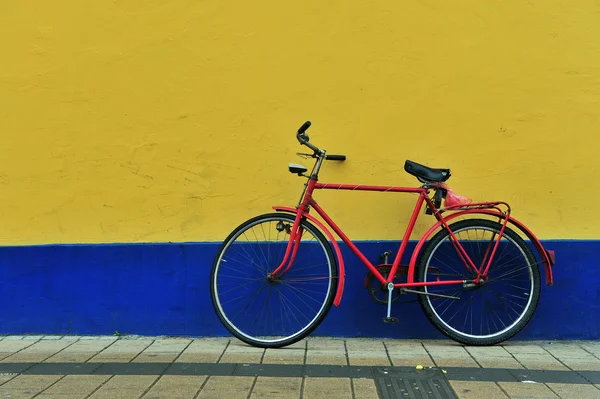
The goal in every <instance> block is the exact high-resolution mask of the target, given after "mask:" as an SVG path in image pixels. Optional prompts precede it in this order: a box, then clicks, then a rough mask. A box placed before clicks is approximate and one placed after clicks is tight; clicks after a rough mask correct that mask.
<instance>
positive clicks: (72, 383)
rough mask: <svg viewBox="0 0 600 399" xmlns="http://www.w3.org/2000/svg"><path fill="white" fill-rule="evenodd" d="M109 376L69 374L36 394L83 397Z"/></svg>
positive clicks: (40, 398) (47, 397) (48, 398)
mask: <svg viewBox="0 0 600 399" xmlns="http://www.w3.org/2000/svg"><path fill="white" fill-rule="evenodd" d="M109 378H110V376H108V375H67V376H66V377H65V378H63V379H61V380H60V381H58V382H57V383H56V384H54V385H52V386H51V387H50V388H48V389H46V390H45V391H44V392H42V394H40V396H36V399H51V398H56V397H64V398H70V399H80V398H81V399H83V398H85V397H86V396H88V395H89V394H91V393H92V392H94V390H96V389H97V388H98V387H99V386H100V385H102V384H103V383H104V382H105V381H106V380H108V379H109Z"/></svg>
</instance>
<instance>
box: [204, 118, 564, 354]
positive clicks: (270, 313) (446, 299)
mask: <svg viewBox="0 0 600 399" xmlns="http://www.w3.org/2000/svg"><path fill="white" fill-rule="evenodd" d="M310 125H311V123H310V122H306V123H304V124H303V125H302V126H301V127H300V129H299V130H298V132H297V134H296V138H297V139H298V141H299V142H300V144H301V145H304V146H306V147H308V148H309V149H310V150H312V154H310V153H298V155H300V156H303V157H305V158H314V159H316V161H315V164H314V165H313V168H312V171H311V172H310V174H307V172H308V169H307V168H305V167H304V166H302V165H299V164H294V163H290V164H289V165H288V169H289V171H290V172H291V173H294V174H297V175H298V176H302V177H304V178H306V179H307V182H306V183H305V185H304V189H303V192H302V195H301V196H300V201H299V202H298V205H297V206H296V207H295V208H291V207H284V206H275V207H273V209H274V210H275V211H276V212H274V213H268V214H263V215H259V216H256V217H254V218H252V219H250V220H248V221H246V222H244V223H242V224H241V225H240V226H238V227H237V228H236V229H235V230H233V232H231V234H230V235H229V236H228V237H227V238H226V239H225V241H224V242H223V243H222V245H221V247H220V249H219V251H218V253H217V255H216V257H215V260H214V263H213V266H212V271H211V279H210V280H211V285H210V292H211V298H212V302H213V306H214V309H215V312H216V314H217V316H218V317H219V319H220V321H221V322H222V323H223V325H224V326H225V327H226V328H227V330H228V331H229V332H230V333H231V334H233V335H234V336H235V337H237V338H238V339H240V340H242V341H244V342H246V343H248V344H250V345H252V346H257V347H262V348H276V347H283V346H286V345H290V344H292V343H295V342H297V341H299V340H301V339H303V338H305V337H306V336H308V335H309V334H310V333H311V332H312V331H314V329H315V328H317V326H318V325H319V324H320V323H321V322H322V321H323V319H324V318H325V316H326V315H327V313H328V311H329V309H330V308H331V305H332V304H333V305H335V306H336V307H337V306H339V305H340V301H341V298H342V293H343V291H344V277H345V273H344V259H343V257H342V254H341V251H340V247H339V244H338V242H337V241H336V239H335V238H334V236H333V234H332V232H331V230H333V231H334V232H335V233H336V234H337V236H338V237H340V238H341V240H342V241H343V242H344V243H345V244H346V245H347V246H348V247H349V248H350V250H351V251H352V252H353V253H354V254H355V255H356V256H357V257H358V259H359V260H360V261H361V262H362V263H363V264H364V265H365V266H366V268H367V269H368V273H367V276H366V278H365V286H366V287H367V288H368V289H369V292H370V293H371V297H372V298H373V299H375V300H376V301H378V302H380V303H383V304H385V305H386V306H387V313H386V317H385V318H384V319H383V321H384V322H388V323H394V322H397V321H398V319H397V318H395V317H392V316H391V305H392V303H393V302H394V301H395V300H396V299H398V297H400V295H402V294H409V293H410V294H416V295H417V296H418V301H419V302H420V304H421V307H422V309H423V311H424V312H425V315H426V316H427V318H428V319H429V321H430V322H431V323H432V324H433V325H434V326H435V327H436V328H437V329H438V330H439V331H440V332H442V333H443V334H445V335H446V336H447V337H449V338H451V339H453V340H455V341H457V342H460V343H462V344H467V345H494V344H497V343H500V342H503V341H505V340H507V339H509V338H511V337H512V336H514V335H515V334H517V333H518V332H519V331H520V330H521V329H522V328H523V327H525V325H526V324H527V323H528V322H529V321H530V319H531V317H532V316H533V314H534V312H535V309H536V307H537V304H538V301H539V297H540V290H541V283H540V270H539V267H538V265H539V264H540V263H541V264H543V265H544V269H545V274H546V284H547V285H549V286H551V285H552V284H553V275H552V268H553V267H554V263H555V257H554V252H553V251H551V250H546V249H545V248H544V246H543V245H542V243H541V242H540V241H539V240H538V239H537V237H536V236H535V235H534V234H533V233H532V232H531V230H529V229H528V228H527V227H526V226H525V225H524V224H522V223H521V222H519V221H517V220H515V219H514V218H513V217H512V216H511V215H510V212H511V209H510V206H509V205H508V204H507V203H506V202H503V201H495V202H479V203H471V201H470V200H468V199H466V198H465V197H461V196H458V195H456V194H455V193H454V192H453V191H452V190H451V189H450V188H448V186H447V185H446V184H445V181H447V180H448V179H449V178H450V175H451V171H450V169H434V168H429V167H427V166H423V165H420V164H417V163H415V162H412V161H408V160H407V161H406V163H405V165H404V169H405V170H406V171H407V172H408V173H410V174H412V175H413V176H415V177H416V178H417V179H418V180H419V182H420V183H421V186H420V187H417V188H411V187H395V186H369V185H351V184H330V183H320V182H319V181H318V177H319V171H320V169H321V167H322V165H323V162H324V161H326V160H333V161H344V160H345V159H346V157H345V156H344V155H328V154H327V153H326V151H325V150H322V149H320V148H318V147H316V146H315V145H313V144H312V143H310V142H309V137H308V135H307V134H306V130H307V129H308V128H309V127H310ZM320 189H325V190H327V189H333V190H353V191H355V190H356V191H381V192H397V193H412V194H417V195H418V199H417V203H416V205H415V208H414V210H413V212H412V216H411V218H410V221H409V223H408V226H407V228H406V231H405V233H404V236H403V238H402V241H401V244H400V247H399V249H398V252H397V254H396V256H395V258H394V261H393V263H391V264H389V263H388V261H387V258H388V256H389V255H391V252H386V253H385V254H384V255H385V256H384V257H385V261H384V263H382V264H377V265H374V264H373V263H371V262H370V261H369V260H368V259H367V258H366V257H365V256H364V254H363V253H362V252H361V251H360V250H359V249H358V248H357V246H356V245H355V244H354V243H353V242H352V241H351V240H350V239H349V238H348V236H346V234H344V232H343V231H342V230H341V229H340V228H339V227H338V226H337V225H336V224H335V222H334V221H333V220H332V219H331V218H330V217H329V215H327V213H325V211H324V210H323V208H321V207H320V206H319V204H318V203H317V202H316V201H315V200H314V198H313V192H314V191H315V190H320ZM430 195H431V197H430ZM442 201H443V202H444V205H443V206H442ZM424 204H425V213H427V214H429V215H433V216H434V217H435V219H436V222H435V223H434V224H433V225H432V226H431V228H430V229H429V230H427V231H426V232H425V234H424V235H423V236H422V237H421V239H420V240H419V241H418V243H417V245H416V247H415V249H414V251H413V253H412V255H411V258H410V263H409V264H408V265H400V260H401V258H402V255H403V254H404V252H405V250H406V247H407V244H408V241H409V238H410V235H411V233H412V231H413V228H414V226H415V223H416V220H417V218H418V216H419V215H420V212H421V208H422V207H423V205H424ZM310 209H314V210H315V211H316V212H317V214H318V215H319V216H320V217H321V218H322V219H323V220H324V222H325V223H326V224H327V225H328V226H329V228H330V229H331V230H330V229H328V228H327V227H326V226H325V224H324V223H322V222H321V221H319V220H318V219H316V218H315V217H314V216H313V215H311V214H309V211H310ZM472 216H477V217H476V218H472ZM461 217H467V218H466V219H464V220H458V221H456V220H455V219H457V218H461ZM486 217H488V218H487V219H486ZM490 218H491V219H492V220H490ZM496 219H497V220H496ZM509 225H510V227H509ZM513 229H515V230H518V231H519V232H520V233H522V234H523V235H524V236H525V237H527V238H528V239H529V240H530V242H531V244H532V247H533V249H534V250H535V252H537V255H538V257H539V259H540V261H538V260H537V258H536V256H535V255H534V253H533V251H532V248H530V247H529V246H528V245H527V243H526V242H525V240H524V239H523V238H522V237H521V235H519V234H517V232H516V231H515V230H513ZM259 236H260V238H259ZM502 260H504V262H505V263H501V261H502ZM506 263H508V265H507V264H506ZM500 289H504V290H506V291H502V292H501V291H500ZM255 305H256V307H258V309H255ZM454 305H456V306H454ZM246 319H247V320H246Z"/></svg>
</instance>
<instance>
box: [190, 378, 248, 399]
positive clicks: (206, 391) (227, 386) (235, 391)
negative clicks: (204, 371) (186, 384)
mask: <svg viewBox="0 0 600 399" xmlns="http://www.w3.org/2000/svg"><path fill="white" fill-rule="evenodd" d="M253 382H254V377H210V378H209V379H208V382H207V383H206V385H205V386H204V388H202V390H201V391H200V394H199V395H198V399H221V398H223V392H227V399H246V398H247V397H248V394H249V393H250V389H251V388H252V383H253Z"/></svg>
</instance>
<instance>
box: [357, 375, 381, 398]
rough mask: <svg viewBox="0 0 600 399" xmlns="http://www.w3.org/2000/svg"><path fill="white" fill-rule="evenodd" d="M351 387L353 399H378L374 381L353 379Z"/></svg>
mask: <svg viewBox="0 0 600 399" xmlns="http://www.w3.org/2000/svg"><path fill="white" fill-rule="evenodd" d="M352 387H353V388H354V398H355V399H379V394H378V393H377V387H376V386H375V381H373V380H372V379H370V378H353V379H352Z"/></svg>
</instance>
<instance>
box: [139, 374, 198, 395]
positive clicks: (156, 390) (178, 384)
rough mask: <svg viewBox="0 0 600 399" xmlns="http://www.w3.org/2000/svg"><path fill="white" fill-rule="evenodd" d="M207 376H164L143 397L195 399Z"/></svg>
mask: <svg viewBox="0 0 600 399" xmlns="http://www.w3.org/2000/svg"><path fill="white" fill-rule="evenodd" d="M206 378H208V377H206V376H187V375H164V376H162V377H160V379H159V380H158V381H157V382H156V384H155V385H154V386H153V387H152V388H151V389H150V390H149V391H148V392H146V394H145V395H144V396H143V397H142V398H144V399H164V398H169V399H175V398H181V399H188V398H193V397H194V396H195V395H196V393H197V392H198V391H199V390H200V387H201V386H202V384H203V383H204V381H205V380H206Z"/></svg>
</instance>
